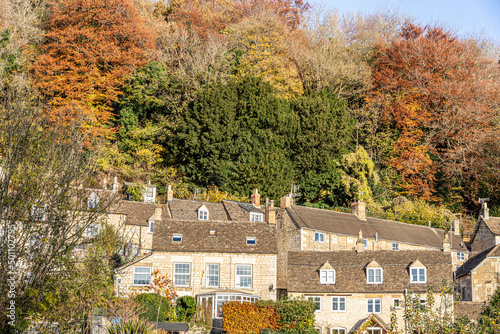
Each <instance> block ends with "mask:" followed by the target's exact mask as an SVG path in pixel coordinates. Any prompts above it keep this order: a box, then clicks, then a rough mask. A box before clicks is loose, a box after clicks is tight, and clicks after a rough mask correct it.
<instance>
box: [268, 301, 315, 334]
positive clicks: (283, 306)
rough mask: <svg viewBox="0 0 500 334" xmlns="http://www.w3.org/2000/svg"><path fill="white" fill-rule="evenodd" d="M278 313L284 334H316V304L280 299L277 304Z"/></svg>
mask: <svg viewBox="0 0 500 334" xmlns="http://www.w3.org/2000/svg"><path fill="white" fill-rule="evenodd" d="M275 307H276V313H277V314H278V315H279V325H280V328H281V329H282V333H301V334H309V333H316V330H315V329H314V312H315V311H316V304H315V303H313V302H310V301H308V300H305V299H288V298H284V299H280V300H279V301H277V302H276V306H275Z"/></svg>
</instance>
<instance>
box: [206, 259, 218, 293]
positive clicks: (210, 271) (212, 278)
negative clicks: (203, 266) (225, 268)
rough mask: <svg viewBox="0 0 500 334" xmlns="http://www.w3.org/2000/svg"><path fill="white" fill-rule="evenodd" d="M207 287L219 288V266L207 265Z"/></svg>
mask: <svg viewBox="0 0 500 334" xmlns="http://www.w3.org/2000/svg"><path fill="white" fill-rule="evenodd" d="M207 286H209V287H218V286H219V264H208V265H207Z"/></svg>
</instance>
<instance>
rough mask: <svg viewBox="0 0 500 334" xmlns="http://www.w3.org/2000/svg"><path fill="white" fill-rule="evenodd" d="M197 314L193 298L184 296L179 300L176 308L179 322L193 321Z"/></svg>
mask: <svg viewBox="0 0 500 334" xmlns="http://www.w3.org/2000/svg"><path fill="white" fill-rule="evenodd" d="M195 312H196V301H195V299H194V298H193V297H191V296H183V297H181V298H179V299H177V304H176V306H175V313H176V314H177V321H188V322H189V321H191V320H192V319H193V315H194V313H195Z"/></svg>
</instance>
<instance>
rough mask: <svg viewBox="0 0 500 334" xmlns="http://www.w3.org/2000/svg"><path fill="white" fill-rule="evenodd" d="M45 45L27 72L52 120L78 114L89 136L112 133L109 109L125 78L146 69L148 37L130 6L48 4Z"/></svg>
mask: <svg viewBox="0 0 500 334" xmlns="http://www.w3.org/2000/svg"><path fill="white" fill-rule="evenodd" d="M50 5H51V16H50V18H49V20H48V24H47V26H48V31H47V33H46V36H45V39H46V42H45V43H44V44H43V45H42V46H41V48H40V51H41V55H40V56H39V57H38V59H37V60H36V61H35V63H34V64H33V66H32V69H31V72H32V74H33V77H34V79H35V84H36V86H37V87H38V88H39V89H40V90H41V92H42V93H43V94H44V96H45V97H46V98H47V99H48V100H50V102H51V103H52V105H53V108H52V110H51V113H52V114H51V116H52V118H53V119H54V120H55V119H61V116H62V118H66V119H68V118H70V117H71V116H69V114H68V113H67V110H68V109H72V110H78V113H79V115H78V116H79V117H81V118H83V119H84V120H85V123H86V124H87V128H88V131H89V133H90V134H91V136H93V137H101V136H109V135H110V134H112V133H113V130H112V128H111V127H110V120H111V119H112V117H113V113H112V109H111V104H112V103H113V102H115V101H117V100H118V97H119V95H120V87H121V85H122V84H123V82H124V79H125V76H126V75H127V74H128V73H130V72H131V71H132V70H133V69H134V68H136V67H138V66H141V65H142V64H144V62H145V60H146V52H147V50H148V49H151V48H152V47H153V45H152V37H151V36H150V33H149V32H148V31H147V30H146V29H145V28H144V26H143V22H142V19H141V18H140V17H139V15H138V13H137V11H136V9H135V7H134V6H133V4H132V2H131V1H129V0H61V1H52V2H51V3H50Z"/></svg>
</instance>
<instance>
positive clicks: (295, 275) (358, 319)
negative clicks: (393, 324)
mask: <svg viewBox="0 0 500 334" xmlns="http://www.w3.org/2000/svg"><path fill="white" fill-rule="evenodd" d="M288 277H289V278H288V285H287V293H288V295H289V296H291V297H305V298H307V299H309V300H312V301H314V302H316V305H317V307H316V309H317V310H316V317H315V318H316V327H317V329H318V330H319V331H320V333H335V334H346V333H350V332H351V331H356V330H358V329H359V328H362V327H363V325H365V324H366V323H367V322H368V321H371V323H370V324H369V325H368V328H366V329H367V331H368V333H370V334H386V333H388V331H389V328H388V326H387V324H388V323H389V322H390V317H391V312H392V310H391V308H392V307H394V308H395V309H396V311H397V314H398V315H399V328H400V329H401V328H404V323H403V317H402V310H401V306H402V302H403V300H404V298H405V294H407V293H415V294H420V298H422V302H425V298H426V292H427V288H428V286H430V287H432V288H433V290H434V291H435V293H434V298H435V300H436V304H438V303H439V302H440V301H441V299H440V298H441V297H440V295H439V292H440V289H441V285H442V281H443V279H446V280H448V281H449V282H450V280H451V278H452V261H451V258H450V256H449V248H447V247H446V246H445V250H444V251H441V250H401V251H399V252H394V251H390V250H380V251H374V250H364V243H363V240H362V239H360V247H359V248H358V250H357V251H355V250H339V251H330V252H328V251H324V252H317V251H291V252H289V253H288ZM451 282H452V281H451ZM449 298H450V299H449V301H451V300H452V297H451V296H449ZM450 307H453V303H452V302H450Z"/></svg>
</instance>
